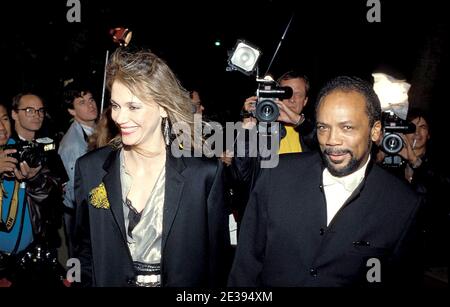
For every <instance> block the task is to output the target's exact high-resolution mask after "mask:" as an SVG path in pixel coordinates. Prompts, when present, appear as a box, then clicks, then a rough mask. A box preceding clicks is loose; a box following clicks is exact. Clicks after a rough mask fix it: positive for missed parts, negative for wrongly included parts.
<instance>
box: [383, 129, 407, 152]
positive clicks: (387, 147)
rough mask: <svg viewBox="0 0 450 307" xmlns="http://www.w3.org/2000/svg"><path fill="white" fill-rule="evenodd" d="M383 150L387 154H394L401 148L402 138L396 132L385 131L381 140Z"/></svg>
mask: <svg viewBox="0 0 450 307" xmlns="http://www.w3.org/2000/svg"><path fill="white" fill-rule="evenodd" d="M382 146H383V150H384V151H385V152H387V153H389V154H396V153H398V152H400V150H402V148H403V140H402V138H401V137H400V136H399V135H398V134H396V133H387V134H386V135H385V136H384V138H383V142H382Z"/></svg>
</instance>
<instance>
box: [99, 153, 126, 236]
mask: <svg viewBox="0 0 450 307" xmlns="http://www.w3.org/2000/svg"><path fill="white" fill-rule="evenodd" d="M103 168H104V170H105V171H106V175H105V176H104V177H103V182H104V184H105V187H106V191H107V193H108V201H109V203H110V208H111V213H112V215H113V217H114V220H115V221H116V224H117V226H118V227H119V229H120V232H121V234H122V238H123V240H124V242H127V237H126V232H125V219H124V216H123V207H122V187H121V183H120V150H114V151H112V152H111V153H110V154H109V156H108V158H107V159H106V161H105V163H104V164H103Z"/></svg>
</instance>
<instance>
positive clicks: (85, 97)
mask: <svg viewBox="0 0 450 307" xmlns="http://www.w3.org/2000/svg"><path fill="white" fill-rule="evenodd" d="M69 113H70V114H71V115H72V116H73V117H74V118H75V120H76V121H78V122H79V123H81V124H85V125H88V126H91V125H92V124H93V123H94V122H95V120H96V119H97V115H98V111H97V104H96V103H95V100H94V98H93V97H92V94H91V93H89V92H82V93H81V97H77V98H75V99H74V101H73V109H69Z"/></svg>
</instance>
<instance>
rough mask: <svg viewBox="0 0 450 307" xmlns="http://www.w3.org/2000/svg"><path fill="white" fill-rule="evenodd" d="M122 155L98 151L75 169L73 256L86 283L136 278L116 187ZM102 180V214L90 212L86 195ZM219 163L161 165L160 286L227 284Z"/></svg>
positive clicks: (116, 282)
mask: <svg viewBox="0 0 450 307" xmlns="http://www.w3.org/2000/svg"><path fill="white" fill-rule="evenodd" d="M119 153H120V151H118V150H113V149H112V148H111V147H103V148H100V149H98V150H96V151H93V152H90V153H88V154H86V155H85V156H83V157H82V158H80V159H79V160H78V161H77V164H76V171H75V198H76V202H77V229H76V234H75V236H76V238H77V240H76V241H77V242H76V247H75V252H76V257H78V258H79V259H80V261H81V269H82V280H81V282H82V283H84V284H85V285H92V286H129V284H128V281H129V280H130V279H133V278H134V277H135V272H134V269H133V263H132V258H131V255H130V252H129V249H128V246H127V241H126V232H125V222H124V215H123V204H122V192H121V183H120V157H119ZM101 183H104V186H105V188H106V191H107V199H108V201H109V204H110V207H109V208H108V209H99V208H95V207H94V206H93V205H92V204H91V203H90V201H89V197H88V196H89V193H90V191H91V190H92V189H94V188H95V187H98V186H99V185H100V184H101ZM222 184H223V178H222V167H221V164H220V163H219V162H218V161H217V160H208V161H205V160H203V159H200V158H185V157H181V158H174V157H173V156H171V155H170V154H168V156H167V160H166V182H165V185H166V188H165V199H164V216H163V232H162V249H161V271H162V272H161V279H162V280H161V282H162V286H163V287H191V286H197V287H211V286H223V285H225V284H226V278H227V274H228V272H229V265H230V261H229V260H230V259H229V256H230V253H229V250H228V249H229V248H230V242H229V232H228V212H227V210H226V208H225V205H224V197H223V193H224V191H223V186H222Z"/></svg>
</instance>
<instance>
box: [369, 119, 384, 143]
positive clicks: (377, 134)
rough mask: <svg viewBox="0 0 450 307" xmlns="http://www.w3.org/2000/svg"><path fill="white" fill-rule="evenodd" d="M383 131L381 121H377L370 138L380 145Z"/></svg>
mask: <svg viewBox="0 0 450 307" xmlns="http://www.w3.org/2000/svg"><path fill="white" fill-rule="evenodd" d="M381 129H382V125H381V121H379V120H377V121H376V122H375V123H374V124H373V126H372V129H371V130H370V138H371V139H372V141H373V142H375V143H378V141H379V140H380V136H381Z"/></svg>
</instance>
